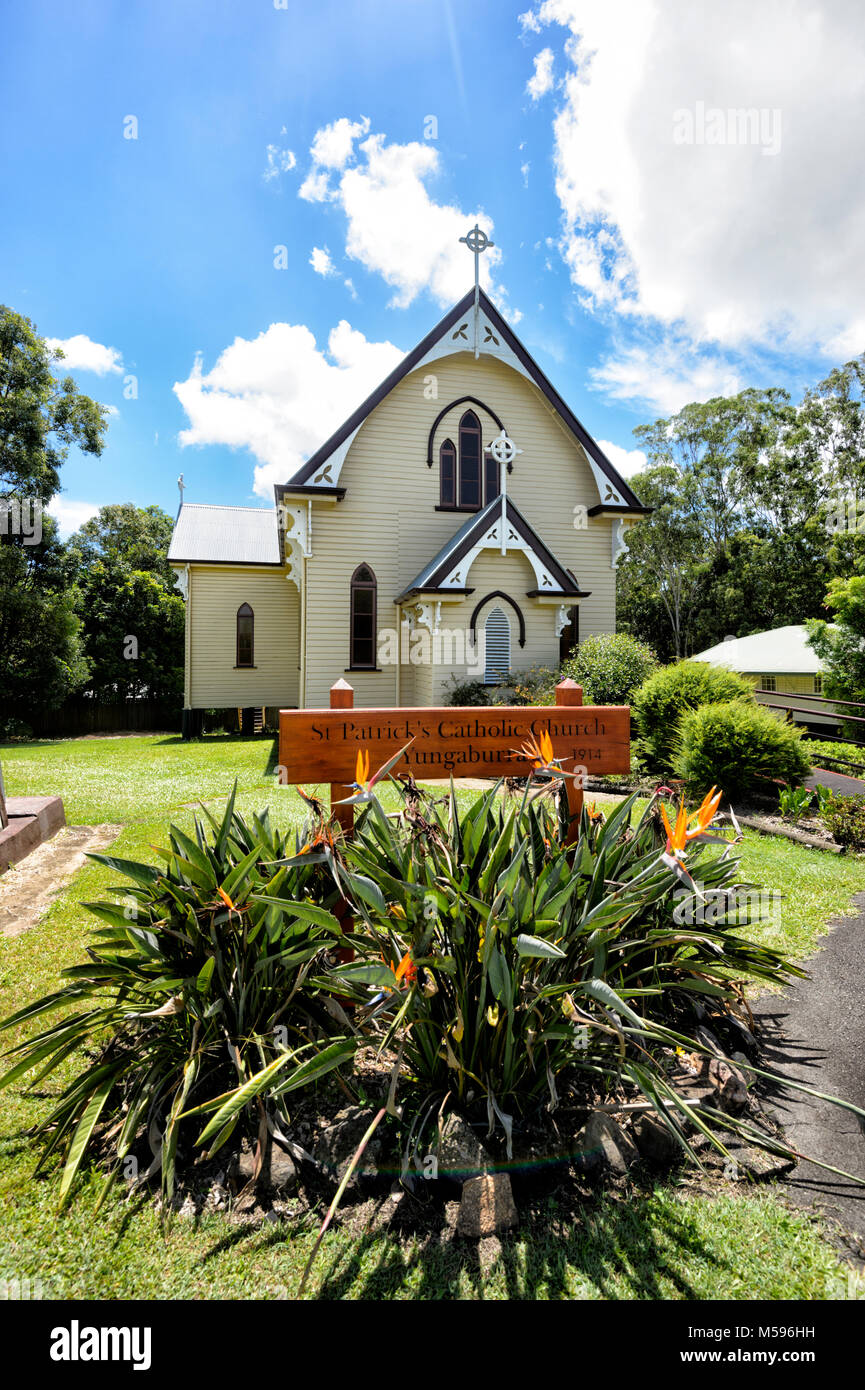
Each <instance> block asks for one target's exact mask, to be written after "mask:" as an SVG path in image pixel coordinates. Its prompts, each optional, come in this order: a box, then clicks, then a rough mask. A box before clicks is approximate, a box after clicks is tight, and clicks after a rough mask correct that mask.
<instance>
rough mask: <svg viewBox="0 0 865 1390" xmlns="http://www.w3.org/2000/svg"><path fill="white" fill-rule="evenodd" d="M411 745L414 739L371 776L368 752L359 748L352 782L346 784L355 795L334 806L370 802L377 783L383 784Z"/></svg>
mask: <svg viewBox="0 0 865 1390" xmlns="http://www.w3.org/2000/svg"><path fill="white" fill-rule="evenodd" d="M413 743H414V739H413V738H410V739H409V741H408V743H406V744H405V745H404V746H403V747H402V748H401V749H400V750H399V752H398V753H395V754H394V756H393V757H392V758H389V759H388V760H387V762H386V763H383V764H382V766H381V767H380V768H379V769H378V770H377V771H376V772H374V773H373V774H372V776H370V772H369V767H370V757H369V750H368V749H366V748H359V749H358V752H357V760H356V762H355V771H354V781H353V782H349V783H348V786H349V789H350V790H351V791H353V792H354V793H355V794H354V796H346V797H342V798H341V800H339V801H338V802H337V803H336V804H337V805H338V806H357V805H359V804H361V803H363V802H367V801H372V800H373V797H374V796H375V789H376V787H377V786H378V784H379V782H383V781H384V779H385V777H387V775H388V773H389V772H390V770H391V768H393V767H396V765H397V763H398V762H399V761H400V759H402V758H403V757H405V754H406V753H407V752H408V750H409V748H411V746H412V744H413Z"/></svg>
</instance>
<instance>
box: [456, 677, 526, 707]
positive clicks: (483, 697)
mask: <svg viewBox="0 0 865 1390" xmlns="http://www.w3.org/2000/svg"><path fill="white" fill-rule="evenodd" d="M517 679H518V677H516V676H515V677H514V681H516V680H517ZM446 703H447V704H448V705H518V704H522V703H523V702H522V701H521V700H518V699H515V698H514V691H513V687H512V686H510V685H504V684H502V685H485V684H484V682H483V681H470V680H466V681H461V680H459V679H458V678H457V677H456V676H451V679H450V688H449V689H448V690H447V700H446Z"/></svg>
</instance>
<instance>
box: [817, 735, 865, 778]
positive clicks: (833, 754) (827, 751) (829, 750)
mask: <svg viewBox="0 0 865 1390" xmlns="http://www.w3.org/2000/svg"><path fill="white" fill-rule="evenodd" d="M804 748H805V752H806V753H807V754H808V757H809V758H810V760H811V766H812V767H821V766H822V761H821V760H822V759H824V758H826V759H828V760H829V766H830V768H831V766H832V763H833V761H834V760H835V759H836V758H838V759H840V760H841V761H842V762H844V763H852V764H853V766H852V767H849V768H848V767H841V768H838V771H839V772H843V773H846V774H849V775H850V776H851V777H856V776H858V775H859V773H865V748H857V747H856V745H855V744H851V743H833V742H832V741H831V740H828V739H815V738H809V737H808V735H807V734H806V735H805V738H804ZM857 769H858V772H857Z"/></svg>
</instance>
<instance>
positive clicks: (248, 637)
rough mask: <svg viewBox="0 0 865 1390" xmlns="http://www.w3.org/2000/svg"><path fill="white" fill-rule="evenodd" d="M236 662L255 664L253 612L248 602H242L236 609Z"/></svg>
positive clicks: (247, 664)
mask: <svg viewBox="0 0 865 1390" xmlns="http://www.w3.org/2000/svg"><path fill="white" fill-rule="evenodd" d="M237 664H238V666H253V665H254V664H255V614H254V613H253V611H252V609H251V608H250V606H249V604H248V603H242V604H241V605H240V607H239V608H238V610H237Z"/></svg>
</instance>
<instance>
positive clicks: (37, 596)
mask: <svg viewBox="0 0 865 1390" xmlns="http://www.w3.org/2000/svg"><path fill="white" fill-rule="evenodd" d="M62 358H63V354H62V352H59V351H56V350H52V349H51V348H49V347H48V345H47V344H46V343H45V341H44V339H43V338H41V337H40V336H39V334H38V333H37V331H36V329H35V327H34V325H33V324H32V323H31V322H30V320H29V319H27V318H24V317H23V315H21V314H16V313H15V312H14V310H12V309H8V308H6V307H5V306H0V516H2V520H3V524H2V525H0V705H2V709H3V713H4V714H5V715H6V716H9V715H12V716H13V717H18V718H21V719H23V720H25V721H26V719H27V715H28V712H29V711H30V710H32V709H46V708H48V709H50V708H53V707H55V706H56V705H58V704H60V703H62V701H63V700H64V699H65V698H66V696H67V695H68V694H69V693H70V692H71V691H73V690H76V689H77V688H79V687H80V686H81V685H82V683H83V682H84V680H85V679H86V676H87V665H86V662H85V660H84V656H83V652H82V647H81V638H80V623H79V621H78V619H77V617H76V615H75V611H74V594H73V592H72V588H71V584H72V576H71V574H70V570H69V566H68V563H67V559H66V555H65V552H64V548H63V547H62V546H61V544H60V543H59V541H58V538H57V527H56V523H55V522H54V521H53V520H52V519H51V518H50V517H47V516H42V517H41V518H39V517H38V513H37V516H36V519H34V513H33V510H32V507H33V504H37V506H38V507H42V506H44V505H45V504H46V503H48V502H50V500H51V498H52V496H53V495H54V493H55V492H56V491H57V489H58V487H59V485H60V469H61V467H62V464H63V461H64V459H65V458H66V457H67V454H68V452H69V449H70V448H71V447H72V446H77V447H78V448H80V449H82V450H83V451H84V452H85V453H88V454H96V455H98V454H100V453H101V452H102V448H103V442H104V434H105V428H106V422H107V412H106V411H105V409H104V407H103V406H101V405H99V404H98V402H96V401H94V400H91V398H90V397H89V396H86V395H84V394H83V393H82V392H80V391H79V390H78V387H77V386H76V384H75V382H74V381H73V379H72V377H68V376H67V377H63V378H59V377H58V375H57V374H56V368H57V366H58V364H59V363H60V362H61V361H62ZM13 503H16V504H17V516H18V521H19V523H20V521H21V517H22V514H23V511H24V506H25V505H26V507H27V525H26V526H24V525H21V524H18V525H16V524H15V511H14V510H12V504H13ZM40 536H41V539H40Z"/></svg>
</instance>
